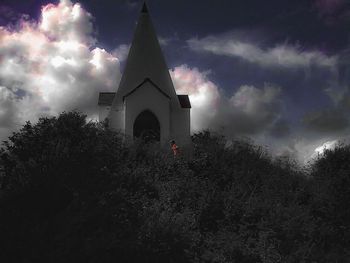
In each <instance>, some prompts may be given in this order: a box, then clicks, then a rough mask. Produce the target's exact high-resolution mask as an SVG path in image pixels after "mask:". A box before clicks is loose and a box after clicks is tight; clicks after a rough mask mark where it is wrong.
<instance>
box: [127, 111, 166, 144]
mask: <svg viewBox="0 0 350 263" xmlns="http://www.w3.org/2000/svg"><path fill="white" fill-rule="evenodd" d="M133 133H134V138H140V139H143V140H144V141H145V142H150V141H160V125H159V121H158V119H157V117H156V116H155V115H154V114H153V113H152V112H151V111H149V110H144V111H143V112H141V113H140V114H139V115H138V116H137V117H136V119H135V122H134V132H133Z"/></svg>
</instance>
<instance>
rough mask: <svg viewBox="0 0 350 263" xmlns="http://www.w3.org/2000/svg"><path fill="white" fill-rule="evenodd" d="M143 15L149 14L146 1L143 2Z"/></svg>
mask: <svg viewBox="0 0 350 263" xmlns="http://www.w3.org/2000/svg"><path fill="white" fill-rule="evenodd" d="M141 13H148V8H147V5H146V1H145V2H143V6H142V10H141Z"/></svg>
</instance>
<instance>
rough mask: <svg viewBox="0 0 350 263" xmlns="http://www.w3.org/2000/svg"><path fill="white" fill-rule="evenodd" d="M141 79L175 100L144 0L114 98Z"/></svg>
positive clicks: (131, 88)
mask: <svg viewBox="0 0 350 263" xmlns="http://www.w3.org/2000/svg"><path fill="white" fill-rule="evenodd" d="M145 79H149V80H151V81H152V82H153V83H154V84H156V85H157V86H158V87H159V88H160V89H161V90H162V91H163V92H164V93H165V94H167V96H168V97H170V98H171V99H174V101H175V100H177V97H176V92H175V89H174V86H173V83H172V80H171V77H170V74H169V70H168V67H167V65H166V62H165V59H164V56H163V53H162V50H161V47H160V45H159V41H158V38H157V35H156V32H155V30H154V27H153V24H152V21H151V18H150V14H149V10H148V7H147V4H146V2H144V3H143V7H142V9H141V13H140V16H139V19H138V22H137V26H136V29H135V33H134V37H133V40H132V44H131V47H130V51H129V54H128V58H127V61H126V65H125V70H124V73H123V76H122V79H121V81H120V85H119V88H118V90H117V96H116V99H117V98H119V99H120V98H122V97H123V96H125V95H126V94H128V93H129V92H131V91H132V90H133V89H135V88H136V87H137V86H138V85H140V84H141V83H142V82H143V81H144V80H145ZM115 103H116V102H115V101H114V103H113V104H115ZM175 103H178V102H175Z"/></svg>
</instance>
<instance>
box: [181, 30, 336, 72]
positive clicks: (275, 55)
mask: <svg viewBox="0 0 350 263" xmlns="http://www.w3.org/2000/svg"><path fill="white" fill-rule="evenodd" d="M187 43H188V45H189V47H190V49H192V50H194V51H197V52H210V53H213V54H216V55H225V56H232V57H238V58H241V59H244V60H246V61H248V62H250V63H255V64H258V65H260V66H263V67H286V68H296V67H307V66H310V65H318V66H322V67H330V68H333V67H334V66H335V64H336V62H337V57H336V56H327V55H325V54H323V53H322V52H320V51H317V50H311V51H305V50H302V49H300V47H298V46H293V45H288V44H280V45H275V46H273V47H269V48H263V47H261V46H259V45H258V44H257V43H259V42H258V41H252V40H249V39H247V37H243V36H242V34H241V33H235V32H233V33H228V34H222V35H218V36H207V37H204V38H201V39H198V38H191V39H189V40H188V41H187Z"/></svg>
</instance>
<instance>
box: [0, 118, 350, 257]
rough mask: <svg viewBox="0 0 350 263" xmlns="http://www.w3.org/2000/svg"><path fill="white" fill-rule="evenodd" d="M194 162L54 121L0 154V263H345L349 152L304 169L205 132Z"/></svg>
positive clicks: (17, 136) (26, 132)
mask: <svg viewBox="0 0 350 263" xmlns="http://www.w3.org/2000/svg"><path fill="white" fill-rule="evenodd" d="M192 141H193V153H192V158H190V159H188V158H181V157H180V158H175V159H174V158H173V156H172V155H171V152H169V151H168V150H162V149H159V147H157V145H152V144H143V143H141V142H138V143H135V144H133V145H128V146H127V145H126V143H125V142H123V140H122V137H121V136H119V135H118V134H117V133H114V132H112V131H109V130H108V129H106V127H105V125H104V124H101V123H94V122H87V121H86V116H84V115H82V114H80V113H77V112H70V113H63V114H61V115H60V116H59V117H57V118H42V119H40V120H39V122H38V123H37V124H31V123H29V122H28V123H27V124H26V125H24V126H23V128H22V129H21V130H20V131H19V132H16V133H14V134H13V135H12V136H11V137H9V140H8V141H6V142H4V144H3V146H2V149H1V151H0V169H1V170H0V187H1V192H0V194H1V195H0V243H1V245H0V257H1V258H0V261H1V262H18V263H20V262H240V263H248V262H252V263H256V262H264V263H267V262H347V260H348V259H349V258H350V244H349V240H350V162H349V160H350V146H339V147H337V148H336V149H334V150H328V151H326V152H325V155H324V156H322V157H320V158H319V159H318V160H315V162H314V163H313V164H312V165H311V167H310V168H309V170H308V171H302V170H300V169H298V168H297V167H296V166H295V165H294V164H293V163H292V162H291V161H290V160H273V159H272V158H271V157H270V156H269V154H268V153H267V152H266V151H265V150H264V149H263V148H261V147H258V146H255V145H253V144H252V143H250V142H249V141H248V142H247V141H230V142H228V141H227V140H226V139H225V138H224V137H223V136H220V135H217V134H212V133H210V132H209V131H203V132H200V133H197V134H195V135H193V137H192Z"/></svg>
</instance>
